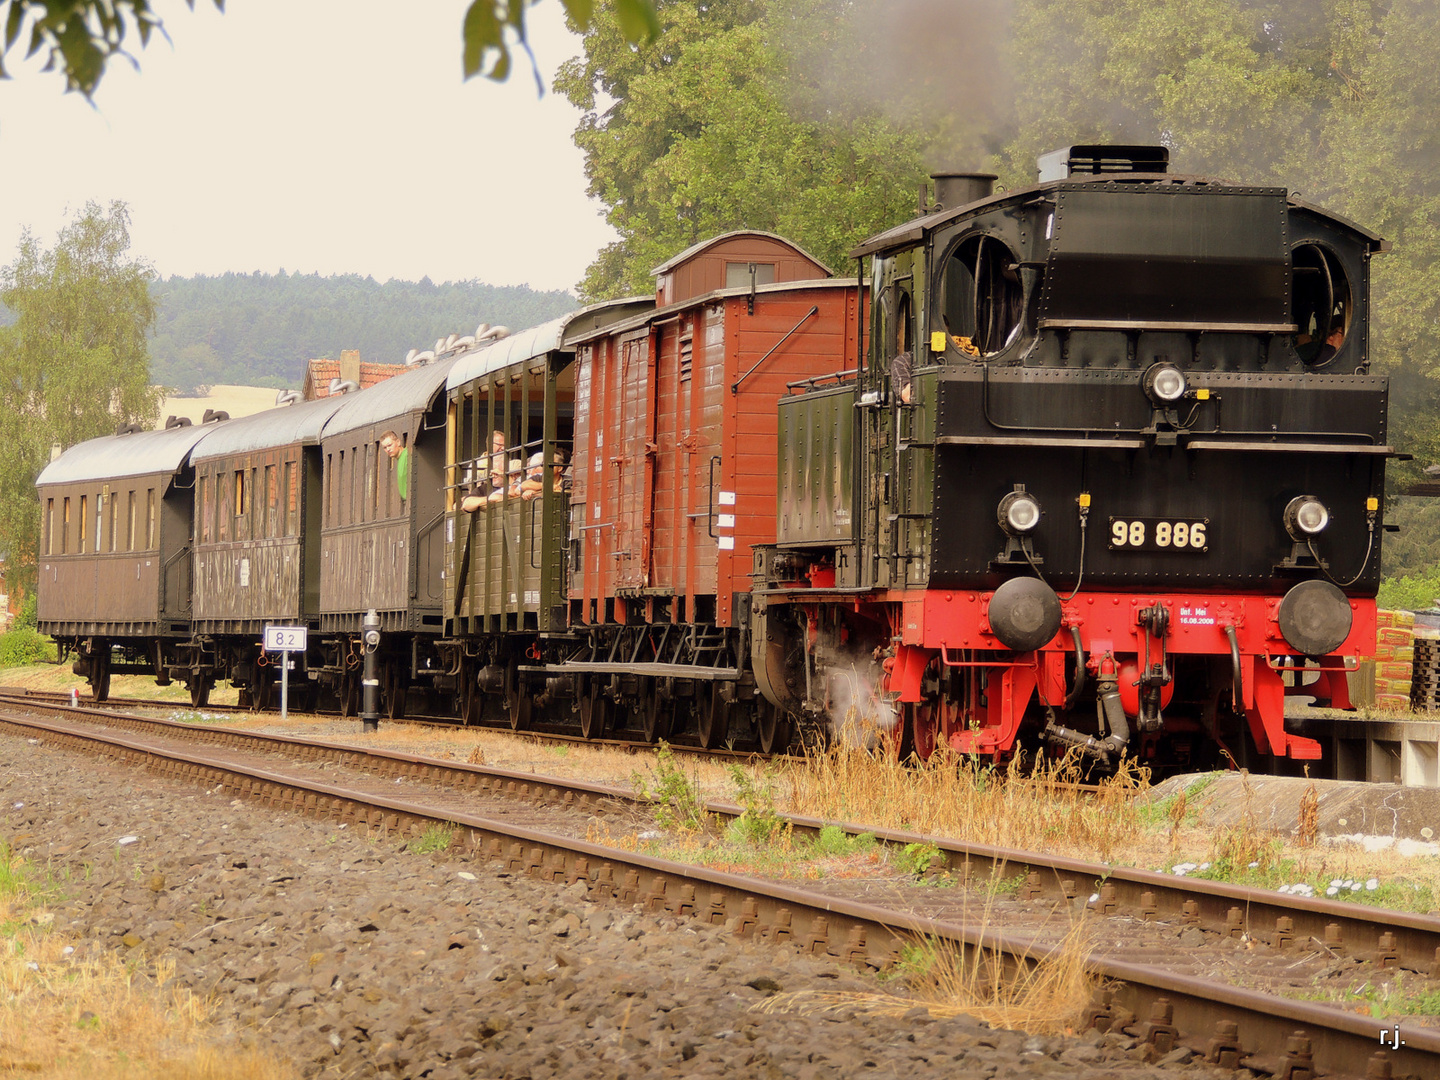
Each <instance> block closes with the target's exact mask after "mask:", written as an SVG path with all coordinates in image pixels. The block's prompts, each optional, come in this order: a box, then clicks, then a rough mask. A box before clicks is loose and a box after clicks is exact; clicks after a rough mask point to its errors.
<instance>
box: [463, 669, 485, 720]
mask: <svg viewBox="0 0 1440 1080" xmlns="http://www.w3.org/2000/svg"><path fill="white" fill-rule="evenodd" d="M475 675H476V673H475V667H474V665H473V664H471V663H470V662H469V661H463V662H462V663H461V664H460V722H461V723H462V724H464V725H466V726H467V727H468V726H470V725H471V724H478V723H479V722H480V714H481V712H483V711H484V709H485V695H484V694H482V693H481V692H480V685H479V683H478V682H476V678H475Z"/></svg>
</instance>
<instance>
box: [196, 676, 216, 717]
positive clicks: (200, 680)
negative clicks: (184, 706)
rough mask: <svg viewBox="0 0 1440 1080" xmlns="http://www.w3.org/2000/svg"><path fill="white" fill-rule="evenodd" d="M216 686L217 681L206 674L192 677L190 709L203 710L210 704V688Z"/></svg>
mask: <svg viewBox="0 0 1440 1080" xmlns="http://www.w3.org/2000/svg"><path fill="white" fill-rule="evenodd" d="M214 685H215V680H214V679H212V678H211V677H210V675H209V674H208V673H205V672H195V673H194V674H192V675H191V676H190V707H191V708H192V709H203V708H205V706H206V705H209V704H210V688H211V687H212V686H214Z"/></svg>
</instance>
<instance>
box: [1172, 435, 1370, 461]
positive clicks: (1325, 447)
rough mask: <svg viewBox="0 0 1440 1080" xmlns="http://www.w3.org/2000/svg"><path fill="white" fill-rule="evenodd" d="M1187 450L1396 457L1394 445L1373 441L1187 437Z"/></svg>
mask: <svg viewBox="0 0 1440 1080" xmlns="http://www.w3.org/2000/svg"><path fill="white" fill-rule="evenodd" d="M1185 449H1187V450H1244V451H1247V452H1249V451H1257V450H1258V451H1261V452H1267V451H1268V452H1271V453H1278V452H1286V453H1301V454H1369V455H1372V456H1375V457H1395V456H1396V451H1395V448H1394V447H1393V446H1376V445H1375V444H1373V443H1314V442H1282V441H1271V442H1240V441H1237V440H1231V439H1187V440H1186V441H1185Z"/></svg>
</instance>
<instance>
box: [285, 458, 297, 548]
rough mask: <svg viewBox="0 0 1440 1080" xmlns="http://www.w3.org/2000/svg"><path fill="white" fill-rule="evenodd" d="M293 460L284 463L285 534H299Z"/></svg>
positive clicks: (295, 471) (295, 474)
mask: <svg viewBox="0 0 1440 1080" xmlns="http://www.w3.org/2000/svg"><path fill="white" fill-rule="evenodd" d="M299 483H300V481H299V478H298V470H297V469H296V467H295V462H293V461H287V462H286V463H285V535H286V536H299V535H300V487H299Z"/></svg>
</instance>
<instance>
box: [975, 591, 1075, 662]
mask: <svg viewBox="0 0 1440 1080" xmlns="http://www.w3.org/2000/svg"><path fill="white" fill-rule="evenodd" d="M987 614H988V615H989V618H990V632H991V633H993V634H994V635H995V636H996V637H998V638H999V639H1000V640H1001V642H1002V643H1003V644H1004V645H1005V647H1006V648H1007V649H1014V650H1015V651H1016V652H1031V651H1032V650H1034V649H1038V648H1040V646H1042V645H1045V644H1047V643H1048V642H1049V641H1050V640H1051V639H1052V638H1053V637H1054V636H1055V635H1056V634H1058V633H1059V632H1060V598H1059V597H1058V596H1056V595H1055V590H1054V589H1052V588H1050V586H1049V585H1046V584H1045V583H1044V582H1043V581H1041V580H1040V579H1039V578H1033V577H1017V578H1011V579H1010V580H1009V581H1007V582H1005V584H1003V585H1001V586H1000V587H999V588H998V589H996V590H995V595H994V596H992V597H991V598H990V608H989V611H988V612H987Z"/></svg>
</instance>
